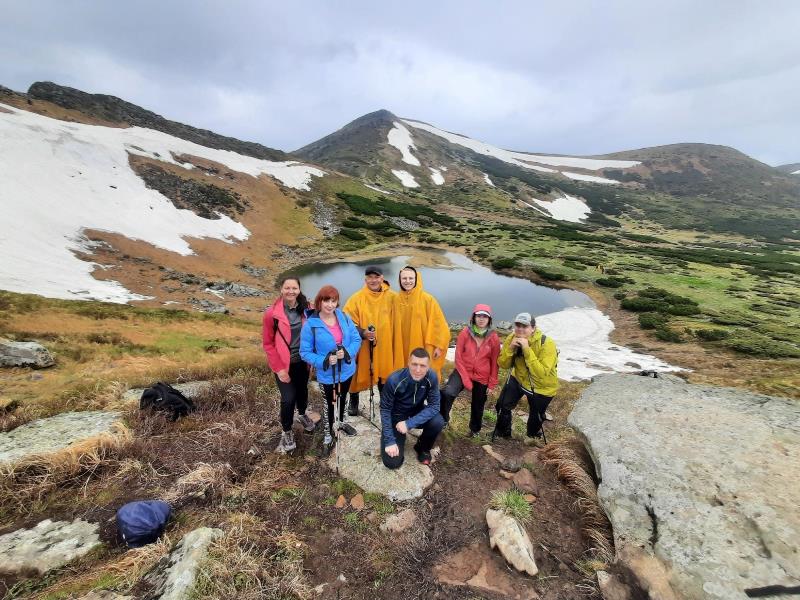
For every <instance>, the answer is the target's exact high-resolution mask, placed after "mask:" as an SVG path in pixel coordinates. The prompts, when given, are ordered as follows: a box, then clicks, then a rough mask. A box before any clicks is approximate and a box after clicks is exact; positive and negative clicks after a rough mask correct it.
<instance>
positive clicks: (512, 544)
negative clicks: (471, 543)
mask: <svg viewBox="0 0 800 600" xmlns="http://www.w3.org/2000/svg"><path fill="white" fill-rule="evenodd" d="M486 524H487V525H488V526H489V545H490V546H491V547H492V548H497V549H498V550H499V551H500V554H502V555H503V558H505V559H506V560H507V561H508V562H509V563H511V564H512V565H513V566H514V568H515V569H517V570H518V571H522V572H523V573H527V574H528V575H531V576H533V575H536V574H537V573H538V572H539V568H538V567H537V566H536V559H535V558H534V557H533V544H532V543H531V539H530V538H529V537H528V533H527V532H526V531H525V528H524V527H523V526H522V525H520V524H519V522H518V521H517V520H516V519H515V518H513V517H511V516H509V515H507V514H505V513H504V512H503V511H500V510H494V509H492V508H489V509H487V510H486Z"/></svg>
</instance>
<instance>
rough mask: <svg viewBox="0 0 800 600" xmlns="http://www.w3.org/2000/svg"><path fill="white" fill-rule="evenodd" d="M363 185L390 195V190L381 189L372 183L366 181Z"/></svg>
mask: <svg viewBox="0 0 800 600" xmlns="http://www.w3.org/2000/svg"><path fill="white" fill-rule="evenodd" d="M364 185H365V186H367V187H368V188H369V189H371V190H375V191H376V192H380V193H381V194H389V195H390V196H391V195H392V192H389V191H387V190H382V189H381V188H379V187H375V186H374V185H370V184H368V183H365V184H364Z"/></svg>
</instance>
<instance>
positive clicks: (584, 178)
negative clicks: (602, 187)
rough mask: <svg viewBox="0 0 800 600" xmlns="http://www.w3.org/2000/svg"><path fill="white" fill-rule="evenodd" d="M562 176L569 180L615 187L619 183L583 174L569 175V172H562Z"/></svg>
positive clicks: (614, 180)
mask: <svg viewBox="0 0 800 600" xmlns="http://www.w3.org/2000/svg"><path fill="white" fill-rule="evenodd" d="M561 174H562V175H566V176H567V177H569V178H570V179H576V180H578V181H591V182H592V183H610V184H612V185H616V184H618V183H619V181H617V180H616V179H606V178H605V177H596V176H595V175H584V174H583V173H570V172H569V171H562V172H561Z"/></svg>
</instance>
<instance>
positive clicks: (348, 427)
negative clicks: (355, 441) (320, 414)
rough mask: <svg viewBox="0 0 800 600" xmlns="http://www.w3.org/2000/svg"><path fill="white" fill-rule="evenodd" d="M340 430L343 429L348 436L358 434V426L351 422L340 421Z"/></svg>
mask: <svg viewBox="0 0 800 600" xmlns="http://www.w3.org/2000/svg"><path fill="white" fill-rule="evenodd" d="M339 430H340V431H343V432H344V434H345V435H346V436H348V437H353V436H354V435H358V432H357V431H356V428H355V427H353V426H352V425H350V423H339Z"/></svg>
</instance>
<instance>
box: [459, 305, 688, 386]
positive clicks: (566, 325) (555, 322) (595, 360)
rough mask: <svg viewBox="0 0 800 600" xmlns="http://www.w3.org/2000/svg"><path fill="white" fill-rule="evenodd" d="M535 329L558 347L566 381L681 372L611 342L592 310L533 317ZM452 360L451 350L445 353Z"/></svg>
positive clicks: (608, 326) (606, 322)
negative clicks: (602, 375)
mask: <svg viewBox="0 0 800 600" xmlns="http://www.w3.org/2000/svg"><path fill="white" fill-rule="evenodd" d="M536 326H537V327H539V328H540V329H541V330H542V333H544V334H546V335H547V336H548V337H551V338H552V339H553V341H554V342H555V343H556V345H557V346H558V350H559V358H558V377H559V379H563V380H566V381H579V380H581V379H590V378H592V377H594V376H595V375H599V374H600V373H633V372H637V371H642V370H645V369H647V370H654V371H661V372H666V371H683V370H685V369H682V368H680V367H675V366H673V365H670V364H669V363H666V362H664V361H663V360H661V359H660V358H656V357H655V356H651V355H650V354H640V353H638V352H635V351H633V350H631V349H630V348H626V347H625V346H618V345H617V344H613V343H611V340H609V338H608V336H609V334H610V333H611V332H612V331H613V330H614V323H612V321H611V319H609V318H608V317H607V316H606V315H604V314H603V313H602V312H600V311H599V310H597V309H596V308H576V307H573V308H566V309H564V310H561V311H558V312H555V313H550V314H547V315H541V316H537V317H536ZM447 360H450V361H453V360H455V348H449V349H448V351H447Z"/></svg>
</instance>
